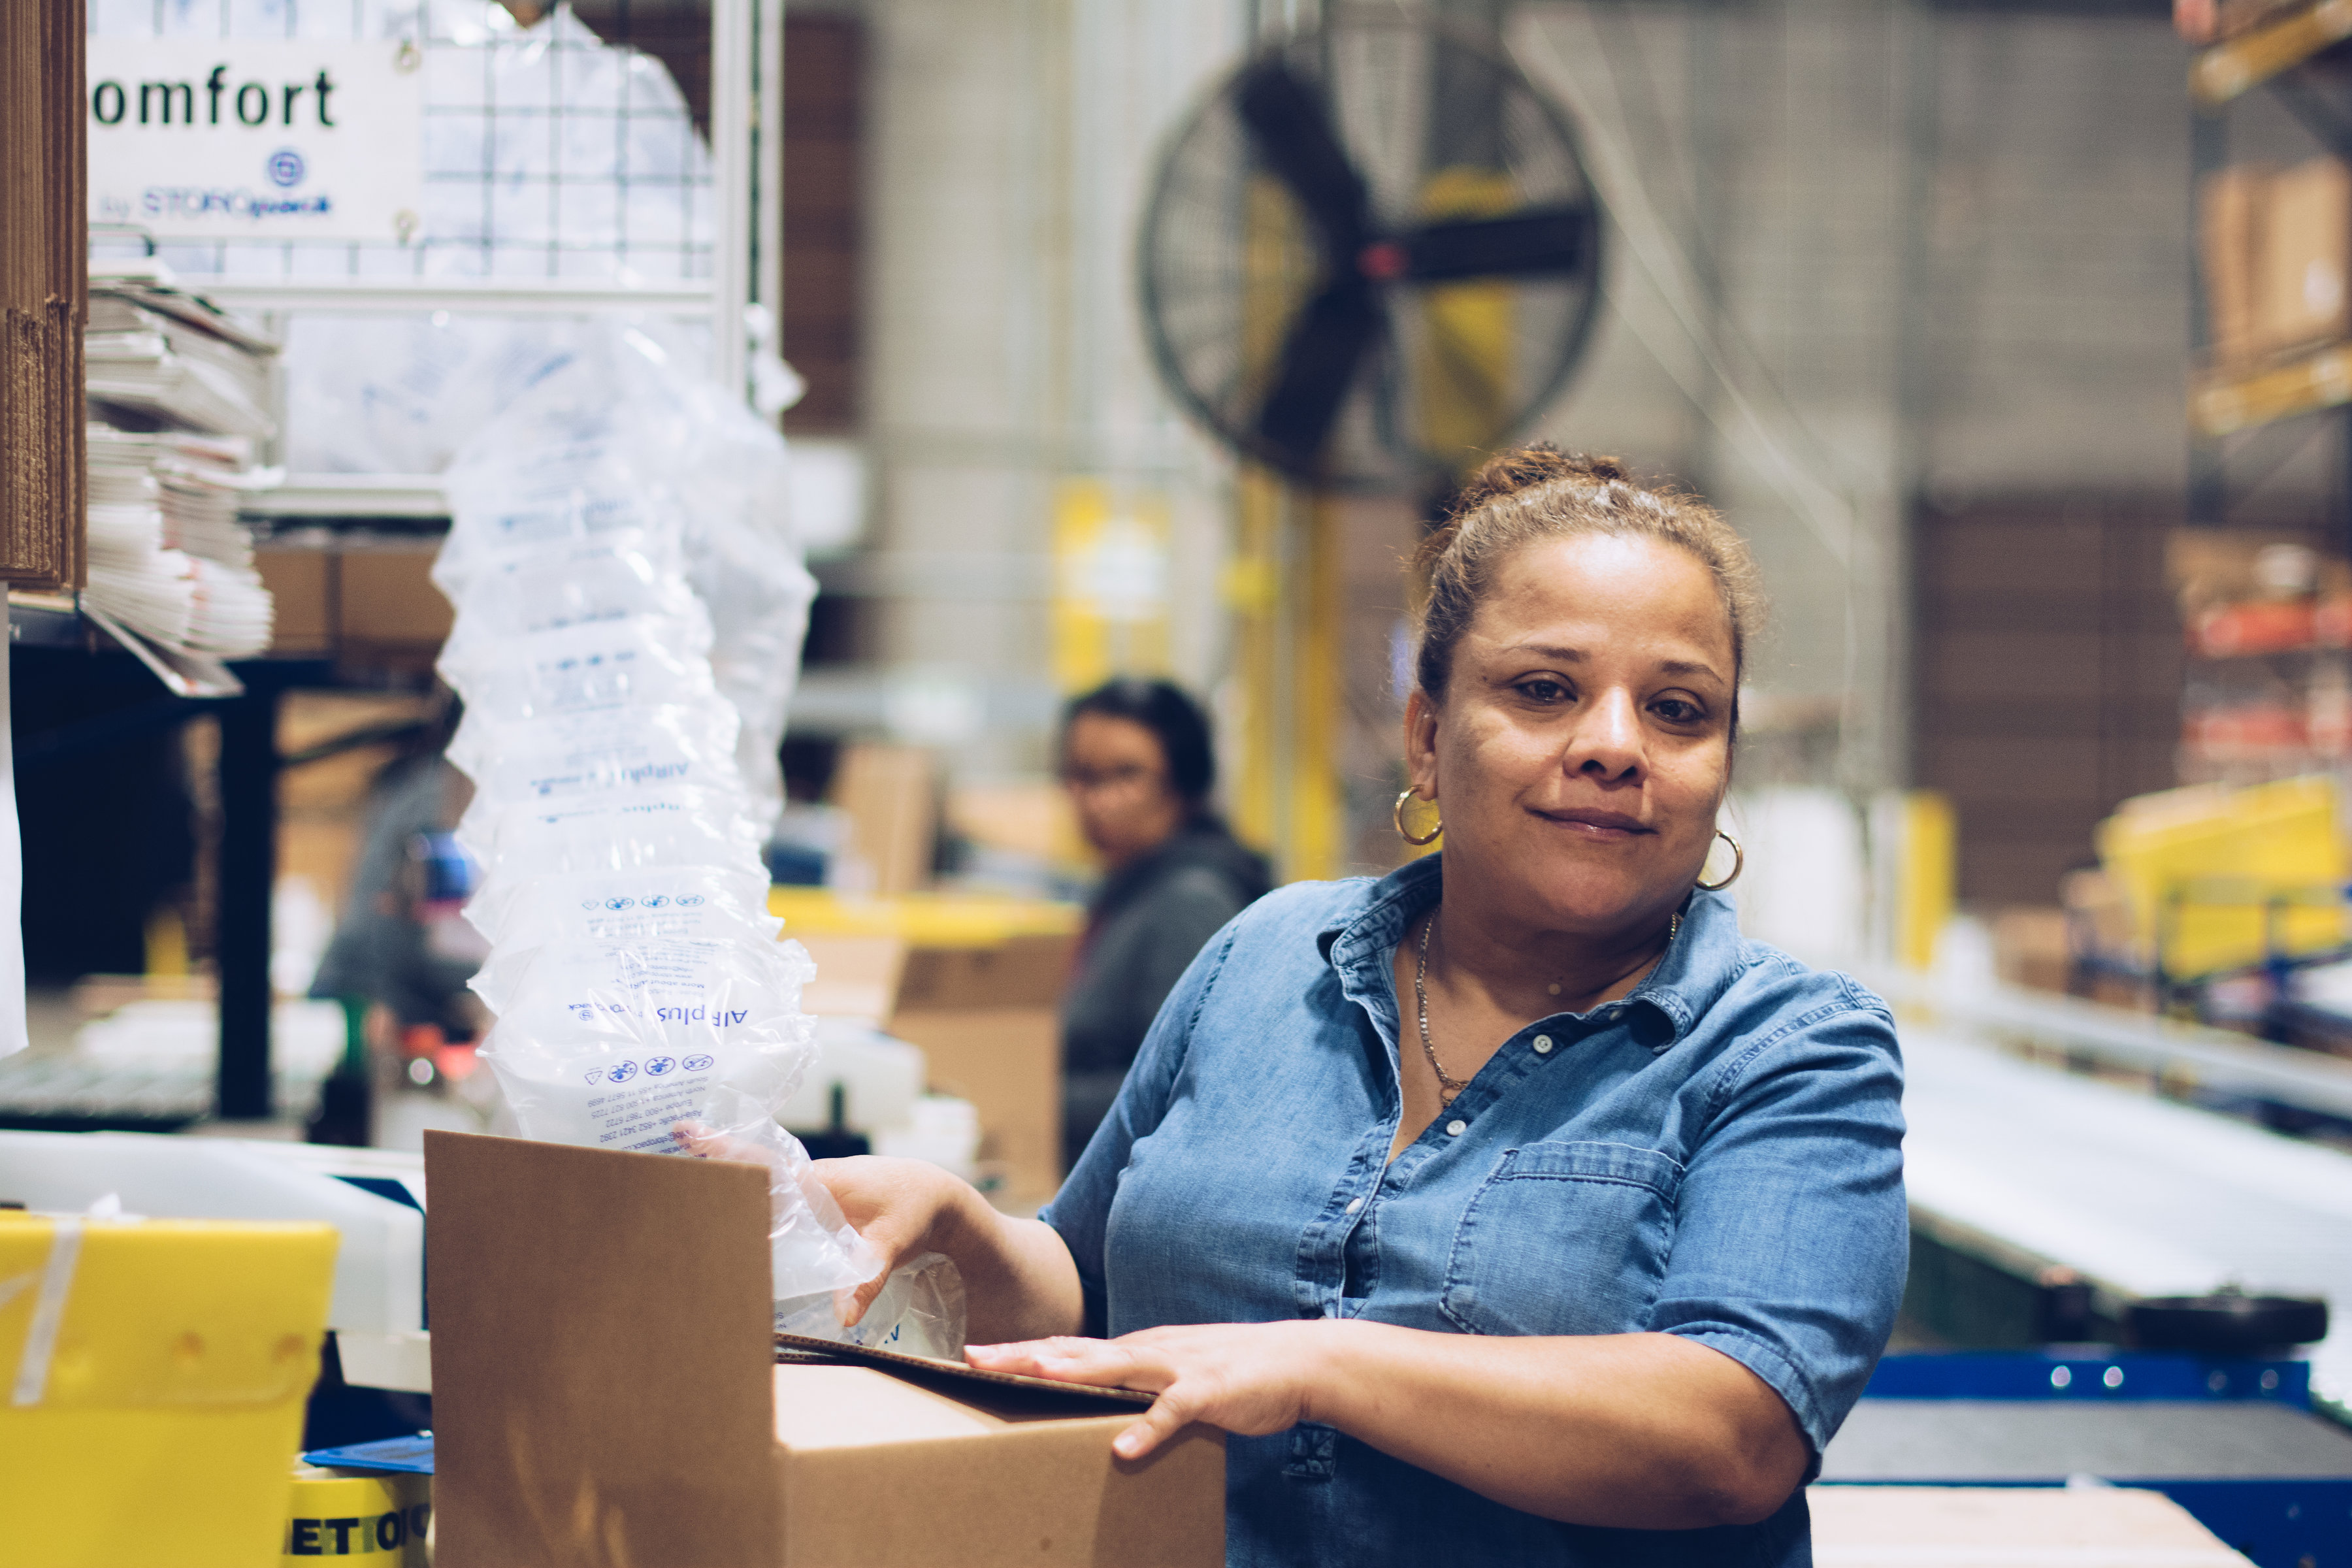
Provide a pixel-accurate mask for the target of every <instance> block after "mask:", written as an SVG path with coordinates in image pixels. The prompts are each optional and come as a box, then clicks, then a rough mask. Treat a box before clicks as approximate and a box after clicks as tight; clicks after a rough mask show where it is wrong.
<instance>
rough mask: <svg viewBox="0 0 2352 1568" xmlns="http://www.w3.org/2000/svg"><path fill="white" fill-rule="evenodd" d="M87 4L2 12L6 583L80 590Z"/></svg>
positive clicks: (0, 571) (1, 533)
mask: <svg viewBox="0 0 2352 1568" xmlns="http://www.w3.org/2000/svg"><path fill="white" fill-rule="evenodd" d="M84 30H85V29H84V23H83V11H82V5H81V0H56V3H53V4H38V5H36V4H33V3H31V0H10V3H9V4H7V5H0V578H5V579H7V580H8V581H10V582H14V583H18V584H24V585H26V586H28V587H43V588H73V587H78V586H79V585H80V583H81V580H82V455H81V425H82V416H81V377H82V361H81V353H82V343H81V329H82V320H83V317H84V314H85V310H84V293H83V289H84V284H83V265H84V257H85V255H86V253H87V249H88V243H89V242H88V206H89V196H88V194H87V185H86V183H85V182H86V177H87V160H86V157H85V155H84V153H83V141H84V136H85V134H86V127H85V125H84V122H83V114H84V110H83V105H82V36H83V32H84Z"/></svg>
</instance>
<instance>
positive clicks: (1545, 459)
mask: <svg viewBox="0 0 2352 1568" xmlns="http://www.w3.org/2000/svg"><path fill="white" fill-rule="evenodd" d="M1630 478H1631V476H1630V475H1628V474H1627V473H1626V471H1625V466H1624V465H1623V464H1622V463H1621V462H1619V461H1618V460H1617V459H1616V458H1602V457H1588V456H1586V455H1585V454H1583V453H1581V452H1563V451H1561V450H1560V449H1559V447H1555V446H1553V445H1552V444H1551V443H1550V442H1549V441H1538V442H1536V443H1535V444H1534V445H1532V446H1528V447H1514V448H1512V449H1511V450H1509V451H1507V452H1498V453H1496V455H1495V456H1494V457H1492V458H1487V459H1486V462H1485V463H1483V464H1481V465H1480V466H1479V468H1478V471H1477V472H1476V473H1475V474H1472V475H1471V476H1470V478H1469V479H1468V481H1467V482H1465V484H1464V485H1463V487H1462V490H1461V493H1460V494H1459V495H1457V496H1455V497H1454V516H1455V517H1466V516H1468V515H1469V514H1470V513H1472V512H1474V511H1476V510H1478V509H1479V508H1480V507H1482V506H1485V505H1486V503H1487V502H1488V501H1491V500H1500V499H1501V498H1502V497H1504V496H1507V495H1516V494H1517V493H1518V492H1519V491H1521V490H1525V489H1534V488H1535V487H1536V486H1538V485H1548V484H1550V483H1552V482H1554V481H1555V480H1558V479H1579V480H1581V481H1583V482H1584V483H1586V484H1589V485H1605V484H1611V483H1623V482H1626V481H1627V480H1629V479H1630Z"/></svg>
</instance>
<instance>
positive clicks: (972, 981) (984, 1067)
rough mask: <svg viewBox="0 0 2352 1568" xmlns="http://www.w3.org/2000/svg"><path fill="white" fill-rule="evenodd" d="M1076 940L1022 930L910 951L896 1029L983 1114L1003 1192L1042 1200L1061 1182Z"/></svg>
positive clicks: (938, 1085)
mask: <svg viewBox="0 0 2352 1568" xmlns="http://www.w3.org/2000/svg"><path fill="white" fill-rule="evenodd" d="M1075 947H1076V939H1075V938H1073V937H1067V936H1016V937H1013V938H1011V939H1010V940H1008V941H1006V942H1001V943H998V944H996V945H994V946H990V947H976V948H947V947H921V948H916V949H913V950H912V951H910V952H908V954H907V964H906V971H905V973H904V974H903V976H902V977H901V978H900V980H899V982H898V1002H897V1006H896V1008H895V1009H894V1010H893V1011H892V1013H891V1015H890V1025H889V1028H890V1032H891V1033H892V1034H894V1035H896V1036H898V1038H900V1039H902V1040H905V1041H907V1042H908V1043H909V1044H910V1045H916V1046H920V1047H922V1048H923V1052H924V1055H925V1056H926V1058H928V1059H929V1080H930V1086H931V1088H932V1089H933V1090H934V1091H935V1092H937V1093H940V1094H950V1095H953V1096H955V1097H956V1098H957V1099H959V1100H970V1101H971V1103H972V1105H973V1107H974V1108H975V1109H976V1110H978V1111H979V1112H980V1127H981V1149H980V1157H981V1160H982V1163H983V1164H990V1163H992V1164H995V1165H997V1166H999V1167H1000V1168H1001V1169H1002V1171H1003V1177H1004V1184H1005V1195H1006V1196H1008V1197H1011V1198H1013V1199H1017V1200H1023V1201H1027V1200H1033V1199H1034V1201H1036V1202H1040V1203H1042V1202H1044V1201H1045V1199H1046V1198H1048V1197H1050V1196H1052V1195H1053V1193H1054V1189H1055V1187H1057V1186H1059V1185H1060V1184H1061V1181H1062V1020H1061V998H1062V987H1063V986H1064V984H1066V982H1067V979H1068V976H1069V971H1070V962H1071V956H1072V952H1073V950H1074V949H1075Z"/></svg>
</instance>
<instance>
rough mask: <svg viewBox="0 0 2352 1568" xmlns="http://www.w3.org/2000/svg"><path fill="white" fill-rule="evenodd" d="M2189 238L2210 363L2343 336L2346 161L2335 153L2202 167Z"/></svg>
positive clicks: (2351, 315) (2346, 316)
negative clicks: (2195, 250)
mask: <svg viewBox="0 0 2352 1568" xmlns="http://www.w3.org/2000/svg"><path fill="white" fill-rule="evenodd" d="M2198 246H2199V250H2200V257H2201V264H2202V267H2203V269H2204V273H2205V297H2206V310H2207V316H2208V319H2209V321H2210V334H2209V335H2210V338H2211V340H2212V345H2213V357H2214V360H2215V362H2216V363H2217V365H2218V366H2219V367H2220V368H2222V369H2225V370H2226V369H2233V368H2241V367H2248V366H2252V365H2253V364H2256V363H2260V362H2261V361H2263V360H2264V359H2266V358H2269V357H2272V356H2275V355H2280V354H2287V353H2294V351H2296V350H2298V349H2305V348H2309V347H2312V346H2313V345H2315V344H2318V343H2325V342H2334V341H2336V340H2337V339H2340V338H2344V337H2346V336H2347V335H2352V170H2347V168H2346V166H2345V165H2344V163H2341V162H2340V161H2338V160H2336V159H2335V158H2314V159H2312V160H2310V161H2309V162H2308V163H2298V164H2296V165H2295V166H2294V167H2293V168H2290V169H2273V168H2271V167H2269V166H2267V165H2263V164H2241V165H2238V166H2236V167H2233V168H2228V169H2222V170H2220V171H2218V172H2216V173H2215V174H2210V175H2208V176H2207V177H2206V180H2205V184H2204V186H2203V188H2202V190H2201V191H2200V195H2199V201H2198Z"/></svg>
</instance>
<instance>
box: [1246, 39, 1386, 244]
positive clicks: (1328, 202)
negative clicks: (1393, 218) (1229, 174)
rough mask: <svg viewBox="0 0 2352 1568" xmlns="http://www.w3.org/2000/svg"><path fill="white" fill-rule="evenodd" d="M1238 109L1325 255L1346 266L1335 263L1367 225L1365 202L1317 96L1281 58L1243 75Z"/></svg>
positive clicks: (1261, 156) (1360, 178) (1360, 241)
mask: <svg viewBox="0 0 2352 1568" xmlns="http://www.w3.org/2000/svg"><path fill="white" fill-rule="evenodd" d="M1236 107H1237V108H1238V109H1239V110H1240V112H1241V119H1242V123H1243V124H1244V126H1246V127H1247V128H1248V130H1249V133H1250V141H1251V142H1252V144H1253V145H1254V146H1255V148H1256V150H1257V155H1258V157H1259V159H1260V160H1261V161H1262V162H1263V163H1265V166H1266V167H1267V168H1268V169H1271V170H1272V171H1273V172H1274V174H1275V176H1276V178H1277V179H1279V180H1280V181H1281V182H1282V183H1283V184H1285V185H1286V186H1288V187H1289V189H1290V194H1291V195H1292V196H1293V197H1295V198H1296V199H1297V203H1298V205H1300V206H1301V207H1303V208H1305V209H1306V211H1307V216H1308V217H1309V218H1310V219H1312V220H1313V221H1314V224H1315V226H1316V227H1317V228H1318V229H1320V230H1321V231H1322V234H1323V244H1324V247H1325V253H1326V254H1327V255H1328V256H1330V257H1332V258H1335V265H1340V264H1344V263H1342V262H1339V260H1338V258H1352V257H1353V256H1354V255H1355V254H1356V252H1357V250H1358V249H1359V248H1360V247H1361V246H1362V245H1363V242H1364V239H1365V237H1366V235H1367V233H1368V232H1369V231H1370V227H1371V219H1370V198H1369V196H1368V195H1366V193H1365V190H1364V180H1363V176H1362V175H1360V174H1357V173H1356V168H1355V165H1354V164H1352V163H1349V162H1348V154H1347V153H1346V152H1345V151H1344V150H1342V149H1341V147H1340V145H1339V135H1338V133H1337V132H1336V131H1335V130H1334V129H1333V127H1332V124H1331V117H1330V115H1329V114H1328V112H1326V110H1325V109H1324V106H1323V102H1322V99H1321V96H1320V95H1319V94H1318V93H1317V91H1316V90H1315V89H1314V88H1313V87H1312V86H1310V85H1309V84H1308V83H1307V81H1305V80H1304V79H1301V78H1300V77H1299V75H1298V74H1297V72H1296V71H1293V70H1292V69H1291V68H1289V67H1288V66H1286V65H1285V64H1284V63H1283V62H1282V61H1281V60H1279V59H1268V60H1265V61H1263V62H1261V63H1260V64H1258V65H1255V66H1252V67H1251V68H1249V71H1248V72H1247V74H1245V75H1244V77H1243V78H1242V80H1241V87H1240V93H1239V97H1238V100H1237V103H1236Z"/></svg>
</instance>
